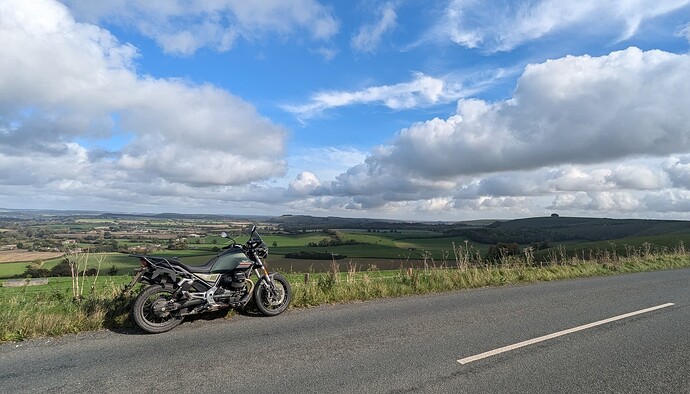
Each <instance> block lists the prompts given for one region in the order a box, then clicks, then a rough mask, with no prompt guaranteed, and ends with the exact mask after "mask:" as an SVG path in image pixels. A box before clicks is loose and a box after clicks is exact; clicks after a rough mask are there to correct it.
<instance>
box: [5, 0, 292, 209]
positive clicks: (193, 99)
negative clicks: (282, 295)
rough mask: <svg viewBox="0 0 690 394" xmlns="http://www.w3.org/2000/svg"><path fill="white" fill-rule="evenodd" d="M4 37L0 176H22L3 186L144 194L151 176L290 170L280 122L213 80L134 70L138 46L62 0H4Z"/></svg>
mask: <svg viewBox="0 0 690 394" xmlns="http://www.w3.org/2000/svg"><path fill="white" fill-rule="evenodd" d="M0 41H1V42H3V43H4V46H3V53H2V56H0V173H1V174H20V175H19V176H17V175H14V176H8V177H3V178H2V179H1V180H0V184H2V185H3V186H2V189H3V190H5V191H8V193H10V191H11V193H14V192H17V193H18V194H14V196H20V195H21V194H22V193H29V194H34V195H36V194H45V195H46V196H53V197H55V198H58V194H59V193H60V191H68V189H72V192H73V193H72V194H71V196H72V197H71V198H79V195H80V193H79V192H83V193H84V195H83V196H88V195H93V196H96V195H99V194H102V195H104V196H105V195H107V196H110V197H111V198H115V199H117V198H120V197H121V198H123V199H128V200H132V199H137V198H138V199H140V200H141V199H145V198H146V196H149V195H151V194H152V193H153V188H151V187H150V186H151V185H153V184H155V183H158V184H161V185H166V186H165V187H166V188H167V189H168V190H174V189H175V188H183V187H192V188H194V187H195V186H208V185H215V186H219V187H229V186H242V185H247V184H250V183H252V182H254V181H260V180H265V179H269V178H272V177H277V176H282V175H283V174H284V173H285V171H286V163H285V160H284V142H285V138H286V136H285V134H286V132H285V130H284V129H283V128H282V127H280V126H277V125H275V124H273V123H272V122H271V121H269V120H267V119H265V118H264V117H262V116H261V115H260V114H258V113H257V111H256V110H255V108H254V107H253V106H252V105H251V104H249V103H247V102H245V101H243V100H242V99H240V98H238V97H236V96H233V95H232V94H230V93H229V92H227V91H225V90H222V89H219V88H217V87H214V86H212V85H194V84H191V83H188V82H185V81H183V80H176V79H158V78H153V77H149V76H143V75H139V74H138V73H137V71H136V68H135V67H134V65H133V64H134V59H135V58H136V56H137V49H136V48H134V47H132V46H131V45H128V44H122V43H120V42H119V41H118V40H117V38H115V37H114V36H113V35H112V34H111V33H110V32H109V31H108V30H105V29H102V28H100V27H98V26H95V25H92V24H88V23H80V22H77V21H75V20H74V18H73V17H72V15H71V13H70V11H69V10H68V9H67V8H66V7H65V6H64V5H62V4H61V3H58V2H56V1H52V0H34V1H20V0H11V1H3V2H0ZM247 140H251V141H267V143H265V144H242V143H241V141H247ZM115 142H117V143H115ZM103 146H108V148H103ZM18 178H21V179H18ZM17 184H23V185H31V188H29V189H27V190H25V191H24V192H21V191H19V192H18V191H17V190H16V189H15V188H14V186H15V185H17ZM25 189H26V188H25ZM124 190H127V192H124ZM224 191H225V192H227V190H224ZM10 195H13V194H10ZM68 195H69V194H68V193H65V196H66V197H65V198H70V197H68ZM221 196H222V193H220V194H219V197H221ZM46 198H48V197H46ZM85 198H86V197H85Z"/></svg>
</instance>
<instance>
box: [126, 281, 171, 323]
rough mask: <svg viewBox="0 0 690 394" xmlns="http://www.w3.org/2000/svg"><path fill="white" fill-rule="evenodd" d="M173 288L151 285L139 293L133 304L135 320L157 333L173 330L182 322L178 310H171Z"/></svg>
mask: <svg viewBox="0 0 690 394" xmlns="http://www.w3.org/2000/svg"><path fill="white" fill-rule="evenodd" d="M172 293H173V290H172V289H171V288H169V287H164V286H160V285H153V286H149V287H147V288H145V289H144V291H142V292H141V294H139V296H138V297H137V299H136V300H135V301H134V306H132V317H133V318H134V322H135V323H136V324H137V326H139V327H140V328H141V329H142V330H144V331H146V332H150V333H152V334H157V333H161V332H165V331H169V330H172V329H173V328H174V327H175V326H177V325H178V324H180V323H182V318H181V317H180V316H178V313H177V312H170V311H169V310H168V309H169V301H170V300H172V299H173V295H172Z"/></svg>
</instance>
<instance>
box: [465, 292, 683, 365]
mask: <svg viewBox="0 0 690 394" xmlns="http://www.w3.org/2000/svg"><path fill="white" fill-rule="evenodd" d="M673 305H674V304H672V303H668V304H662V305H657V306H653V307H651V308H647V309H642V310H639V311H635V312H630V313H626V314H624V315H619V316H614V317H611V318H608V319H605V320H599V321H597V322H594V323H589V324H585V325H582V326H578V327H574V328H570V329H568V330H563V331H559V332H554V333H553V334H549V335H544V336H541V337H538V338H534V339H530V340H527V341H523V342H518V343H516V344H513V345H508V346H504V347H501V348H498V349H494V350H490V351H488V352H484V353H480V354H476V355H474V356H470V357H465V358H461V359H460V360H458V362H459V363H460V364H467V363H471V362H472V361H477V360H481V359H483V358H487V357H491V356H495V355H497V354H500V353H505V352H509V351H511V350H515V349H519V348H521V347H525V346H529V345H534V344H535V343H539V342H543V341H548V340H549V339H553V338H557V337H560V336H563V335H568V334H572V333H574V332H577V331H582V330H586V329H588V328H592V327H596V326H600V325H602V324H606V323H611V322H614V321H616V320H621V319H625V318H628V317H632V316H636V315H641V314H643V313H647V312H652V311H655V310H657V309H662V308H667V307H669V306H673Z"/></svg>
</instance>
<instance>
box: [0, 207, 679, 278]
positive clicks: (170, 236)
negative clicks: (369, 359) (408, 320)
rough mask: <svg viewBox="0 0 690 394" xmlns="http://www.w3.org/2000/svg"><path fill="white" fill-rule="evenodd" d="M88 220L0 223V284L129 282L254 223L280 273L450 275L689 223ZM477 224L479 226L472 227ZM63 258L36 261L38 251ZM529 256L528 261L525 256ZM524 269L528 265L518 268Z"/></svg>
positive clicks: (585, 251)
mask: <svg viewBox="0 0 690 394" xmlns="http://www.w3.org/2000/svg"><path fill="white" fill-rule="evenodd" d="M164 216H165V217H159V216H156V215H154V216H145V215H144V216H141V217H138V216H131V215H127V216H124V217H119V216H118V215H111V214H103V215H101V216H97V217H80V216H79V215H75V216H65V217H58V218H56V217H50V218H41V217H37V218H35V219H33V220H26V219H23V220H12V219H11V218H9V219H8V218H0V227H1V228H2V229H3V231H2V232H0V246H2V247H8V248H9V247H12V248H16V250H9V251H0V278H12V277H24V273H25V272H26V271H27V267H28V266H35V267H39V268H43V269H46V270H50V269H52V268H53V267H55V266H56V265H57V264H58V263H59V262H60V261H62V260H63V257H62V256H63V253H65V252H67V253H68V255H69V252H70V251H72V252H74V250H75V248H76V249H78V250H81V251H82V252H86V251H89V255H90V256H91V258H92V259H93V260H92V261H93V263H90V265H89V267H93V268H95V259H96V258H102V262H101V267H100V268H101V270H109V271H110V272H117V274H120V275H123V274H129V273H131V272H132V270H133V269H136V268H137V267H138V266H139V263H138V261H137V259H136V258H132V257H131V256H129V255H130V254H150V255H155V256H167V257H175V258H178V259H180V260H181V261H182V262H184V263H185V264H189V265H201V264H204V263H205V262H207V261H208V260H209V259H211V258H212V257H213V256H214V255H215V254H216V253H218V251H220V248H222V247H223V246H225V245H227V244H228V243H229V242H231V241H230V240H228V239H226V238H222V237H220V233H221V232H222V231H226V232H227V233H228V234H229V235H230V237H234V238H235V239H236V241H237V242H238V243H242V242H244V241H245V240H246V236H247V235H246V234H247V229H248V226H249V225H251V224H256V225H257V226H258V227H259V231H260V233H261V235H262V236H263V238H264V240H265V242H266V244H267V245H268V248H269V257H268V259H267V264H268V265H269V266H270V267H271V268H272V269H275V270H279V271H282V272H286V273H290V272H324V271H328V270H329V269H330V268H329V267H331V266H332V264H333V262H334V261H335V262H336V263H337V264H338V267H339V269H340V270H341V271H344V270H347V269H348V267H351V266H354V265H356V266H358V267H359V269H361V270H366V269H369V268H370V267H373V269H398V268H400V267H413V268H414V267H420V266H424V265H427V266H428V265H430V266H454V265H456V264H457V261H456V259H457V258H459V257H462V258H464V259H468V258H469V259H473V260H479V261H487V262H494V263H495V262H496V259H499V258H505V257H507V256H509V255H517V256H521V255H524V256H526V258H529V259H534V261H546V260H549V259H551V260H552V259H553V258H554V256H557V255H558V256H560V258H566V257H568V256H578V257H580V258H582V257H583V256H587V255H589V256H593V255H594V254H602V253H603V254H606V253H609V254H611V255H620V256H625V255H630V254H632V253H636V254H644V253H649V252H650V251H652V250H653V251H655V252H663V251H675V250H678V249H683V248H684V245H686V244H688V243H690V222H685V221H670V220H668V221H662V220H654V221H652V220H629V219H599V218H560V217H545V218H528V219H518V220H511V221H481V222H477V221H474V222H467V223H463V222H457V223H410V222H400V223H396V222H392V221H377V220H373V219H372V220H369V219H346V218H331V217H328V218H314V217H306V216H284V217H278V218H255V219H246V218H243V219H233V218H222V217H198V218H195V217H193V216H191V215H181V216H180V217H177V216H175V215H172V214H166V215H164ZM479 223H481V224H479ZM58 248H59V249H61V250H64V252H44V251H41V250H43V249H58ZM528 250H529V253H528V252H527V251H528ZM528 263H529V262H528Z"/></svg>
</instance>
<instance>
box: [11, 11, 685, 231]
mask: <svg viewBox="0 0 690 394" xmlns="http://www.w3.org/2000/svg"><path fill="white" fill-rule="evenodd" d="M0 47H1V48H2V51H1V52H0V208H6V209H60V210H64V209H68V210H98V211H109V212H123V213H161V212H177V213H208V214H226V215H233V214H236V215H255V214H260V215H282V214H307V215H315V216H344V217H371V218H390V219H401V220H448V221H455V220H458V221H459V220H472V219H510V218H520V217H532V216H548V215H550V214H552V213H557V214H559V215H561V216H589V217H613V218H650V219H651V218H666V219H690V0H654V1H651V0H619V1H601V0H580V1H566V0H561V1H557V0H530V1H505V0H482V1H478V0H439V1H432V0H429V1H419V0H416V1H415V0H391V1H364V0H332V1H317V0H258V1H245V0H215V1H206V0H204V1H201V0H200V1H182V0H160V1H153V0H129V1H127V0H111V1H92V0H63V1H56V0H0Z"/></svg>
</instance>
